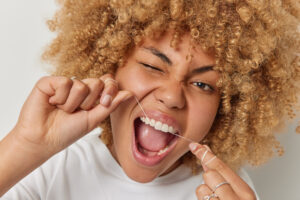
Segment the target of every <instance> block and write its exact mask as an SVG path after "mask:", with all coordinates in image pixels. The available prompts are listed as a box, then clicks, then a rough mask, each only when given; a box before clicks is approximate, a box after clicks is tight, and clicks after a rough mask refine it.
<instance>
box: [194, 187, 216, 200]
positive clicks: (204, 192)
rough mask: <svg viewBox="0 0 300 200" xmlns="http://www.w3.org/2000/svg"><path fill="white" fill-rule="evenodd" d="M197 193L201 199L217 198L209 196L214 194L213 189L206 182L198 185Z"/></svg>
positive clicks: (213, 199) (211, 199)
mask: <svg viewBox="0 0 300 200" xmlns="http://www.w3.org/2000/svg"><path fill="white" fill-rule="evenodd" d="M196 195H197V198H198V199H199V200H208V199H210V200H217V198H216V197H211V198H209V196H210V195H213V191H212V190H211V189H210V188H209V187H208V186H207V185H206V184H202V185H199V186H198V187H197V189H196Z"/></svg>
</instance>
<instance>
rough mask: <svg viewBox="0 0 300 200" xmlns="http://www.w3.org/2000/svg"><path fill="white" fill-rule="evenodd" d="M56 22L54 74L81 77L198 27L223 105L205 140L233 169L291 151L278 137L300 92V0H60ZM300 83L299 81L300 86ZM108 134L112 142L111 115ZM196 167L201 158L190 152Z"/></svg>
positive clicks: (51, 51) (196, 37) (196, 35)
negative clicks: (146, 41) (149, 42)
mask: <svg viewBox="0 0 300 200" xmlns="http://www.w3.org/2000/svg"><path fill="white" fill-rule="evenodd" d="M58 3H59V4H60V9H59V10H58V11H57V12H56V14H55V16H54V18H53V19H52V20H49V21H48V25H49V28H50V30H51V31H53V32H56V33H57V36H56V38H55V39H54V40H53V41H52V43H51V44H50V45H49V47H48V48H47V49H46V51H45V52H44V54H43V58H44V59H45V60H46V61H50V62H51V63H52V64H53V65H54V66H55V69H54V71H53V74H55V75H62V76H67V77H71V76H76V77H77V78H79V79H83V78H88V77H100V76H101V75H103V74H105V73H115V71H116V69H117V67H118V66H122V65H124V63H125V61H126V55H127V54H126V53H127V52H129V51H130V50H131V49H132V48H133V47H135V46H136V45H139V44H140V42H141V41H142V39H143V38H146V37H147V38H153V39H155V38H157V37H159V36H161V34H162V33H164V32H165V31H166V30H168V29H173V30H174V33H173V36H172V40H171V43H170V45H171V46H172V47H176V45H177V44H178V43H179V42H180V36H181V35H182V34H183V33H184V32H187V31H188V32H190V34H191V44H198V45H201V47H202V48H203V50H204V51H209V50H211V49H213V50H214V52H215V58H216V66H215V67H214V69H215V70H216V71H218V72H220V74H221V78H220V80H219V81H218V87H219V88H220V91H221V103H220V107H219V112H218V114H217V117H216V119H215V122H214V124H213V126H212V128H211V131H210V133H209V134H208V135H207V137H206V138H205V140H204V141H203V142H205V143H207V144H208V145H210V147H211V149H212V151H213V152H214V153H215V154H216V155H217V156H219V157H220V158H221V159H222V160H224V161H225V162H226V163H227V164H229V166H231V167H232V168H238V167H239V166H241V165H242V164H244V163H245V162H248V163H250V164H252V165H260V164H262V163H264V162H265V161H267V160H268V159H269V158H270V157H271V156H272V155H273V153H274V152H275V151H276V150H277V152H278V153H279V154H282V153H283V149H282V147H281V146H280V144H279V142H278V141H277V140H276V138H275V136H274V132H275V128H276V127H278V126H279V124H281V123H283V121H284V119H285V118H284V116H290V117H291V118H293V117H295V114H294V112H293V109H294V106H296V104H297V103H298V102H297V92H299V72H300V63H299V62H300V59H299V53H300V33H299V30H297V29H298V28H299V27H298V26H299V21H300V5H299V1H298V0H89V1H82V0H77V1H73V0H58ZM297 84H298V85H297ZM102 127H103V128H104V133H103V134H102V139H103V140H104V142H105V143H106V144H109V143H111V142H112V136H111V135H112V134H111V131H110V123H109V119H108V120H106V121H105V122H104V123H103V124H102ZM182 160H183V162H184V163H185V164H187V165H189V166H190V167H191V168H192V169H193V170H195V169H197V161H196V159H195V158H194V157H193V156H192V155H191V154H190V153H187V154H186V155H184V156H183V158H182Z"/></svg>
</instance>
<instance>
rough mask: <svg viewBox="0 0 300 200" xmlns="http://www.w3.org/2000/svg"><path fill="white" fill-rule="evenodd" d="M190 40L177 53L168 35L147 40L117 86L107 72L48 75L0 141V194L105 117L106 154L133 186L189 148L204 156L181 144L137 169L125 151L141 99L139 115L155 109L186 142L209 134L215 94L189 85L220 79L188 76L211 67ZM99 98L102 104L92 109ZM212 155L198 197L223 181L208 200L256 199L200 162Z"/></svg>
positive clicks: (226, 172)
mask: <svg viewBox="0 0 300 200" xmlns="http://www.w3.org/2000/svg"><path fill="white" fill-rule="evenodd" d="M188 41H189V35H188V34H186V35H184V37H183V38H182V43H181V44H180V45H179V47H178V49H173V48H170V47H169V42H170V33H167V34H166V35H164V36H163V37H162V38H161V39H160V40H156V41H153V40H145V42H144V43H143V45H142V46H139V47H136V48H135V49H134V50H133V52H132V54H131V55H130V56H129V57H128V60H127V63H126V65H125V66H123V67H121V68H119V69H118V70H117V73H116V76H115V79H116V80H117V81H118V82H119V84H116V81H115V80H114V79H113V78H114V77H113V76H112V75H109V74H106V75H104V76H102V77H100V78H99V79H95V78H89V79H84V80H81V81H80V80H76V79H75V80H71V79H69V78H66V77H53V76H52V77H51V76H50V77H43V78H41V79H40V80H39V81H38V82H37V83H36V85H35V86H34V88H33V90H32V92H31V93H30V95H29V97H28V98H27V100H26V102H25V103H24V105H23V107H22V110H21V113H20V116H19V119H18V122H17V124H16V125H15V127H14V128H13V129H12V131H11V132H10V133H9V134H7V136H6V137H5V138H4V139H3V140H2V141H0V152H1V156H0V196H2V195H3V194H5V193H6V192H7V191H8V190H9V189H10V188H11V187H12V186H13V185H15V184H16V183H17V182H18V181H20V180H21V179H22V178H23V177H25V176H26V175H28V174H29V173H30V172H31V171H33V170H34V169H36V168H37V167H39V166H40V165H41V164H43V163H44V162H45V161H46V160H48V159H49V158H50V157H51V156H53V155H54V154H56V153H58V152H60V151H61V150H63V149H64V148H66V147H67V146H69V145H71V144H72V143H74V142H75V141H76V140H78V139H80V138H81V137H82V136H84V135H85V134H87V133H88V132H89V131H91V130H93V129H94V128H96V127H97V125H98V124H100V123H101V122H102V121H103V120H104V119H105V118H107V117H108V116H109V115H111V121H112V131H113V137H114V141H113V145H112V146H111V147H110V150H111V152H112V155H113V156H114V157H115V159H116V160H117V161H118V162H119V163H120V165H121V166H122V168H123V169H124V171H125V173H126V174H127V175H128V176H129V177H130V178H132V179H134V180H137V181H139V182H149V181H151V180H153V179H154V178H155V177H157V176H159V175H162V174H166V173H168V172H170V171H171V170H173V169H175V168H176V167H177V166H178V165H179V164H180V163H178V162H177V161H178V159H179V158H180V157H181V156H182V155H184V153H186V152H187V151H188V150H191V151H192V152H193V153H194V154H195V155H196V156H197V157H198V158H202V157H203V155H204V153H205V151H206V150H207V147H204V146H202V145H199V144H197V143H193V144H190V145H188V142H185V141H182V140H179V141H178V143H177V144H176V147H175V148H174V149H173V151H172V152H171V153H170V154H169V155H167V157H165V158H164V160H162V161H161V162H160V163H158V164H157V165H155V166H152V167H145V166H143V165H141V164H139V163H137V162H136V161H135V160H134V159H133V157H132V155H131V154H130V151H128V149H131V148H130V145H131V141H130V140H129V139H128V138H130V137H131V135H130V131H128V130H129V129H132V123H128V120H130V122H133V120H134V116H135V115H136V113H137V112H140V108H139V107H138V106H137V103H136V101H135V100H134V99H133V98H132V97H133V95H135V96H136V97H137V98H138V99H140V101H141V103H142V105H143V107H144V108H145V109H155V110H159V111H160V112H163V113H165V114H168V115H169V116H172V117H174V118H176V120H177V122H178V123H179V125H180V129H181V135H184V136H185V137H188V138H190V139H192V140H194V141H201V140H202V139H203V137H204V136H205V135H206V134H207V133H208V132H209V130H210V128H211V125H212V123H213V121H214V118H215V115H216V112H217V109H218V105H219V101H220V96H219V92H218V91H217V90H216V89H215V90H212V91H210V90H208V89H209V87H206V86H205V87H202V86H204V85H202V86H201V87H200V88H199V87H198V86H197V85H195V83H199V82H203V83H207V84H209V85H211V86H212V88H216V87H215V84H216V82H217V80H218V73H217V72H215V71H212V70H209V71H205V72H202V73H196V74H194V73H191V72H192V71H193V70H194V69H196V68H199V67H200V68H203V66H207V65H213V64H214V58H213V57H212V56H210V55H206V54H204V53H203V52H202V51H201V48H199V47H196V48H195V49H192V50H191V51H190V48H189V43H188ZM143 47H156V48H157V49H159V50H160V51H162V52H163V53H164V54H165V55H166V56H167V57H168V58H169V60H170V61H171V62H172V66H169V65H168V64H166V63H165V62H163V61H162V60H161V59H160V58H157V56H155V55H153V52H152V53H151V52H149V50H146V49H145V48H143ZM189 53H191V54H192V55H194V57H193V59H192V61H191V62H187V61H186V59H185V58H186V55H188V54H189ZM141 62H146V64H148V65H153V66H156V67H159V69H160V70H161V71H159V70H157V69H153V68H149V66H147V67H145V66H144V65H142V64H141ZM162 71H163V73H162ZM99 99H100V104H98V103H97V102H98V100H99ZM191 108H192V109H191ZM199 113H202V115H199ZM121 116H122V117H121ZM124 130H125V131H124ZM127 137H128V138H127ZM213 157H214V155H213V153H212V152H208V153H207V154H206V157H205V159H204V161H203V164H202V165H203V169H204V170H205V171H204V173H203V178H204V182H205V183H204V184H203V185H200V186H199V187H198V189H197V191H196V194H197V197H198V198H199V199H203V198H204V196H206V195H210V194H212V192H213V191H214V188H215V186H216V185H218V184H219V183H221V182H224V181H227V182H228V183H229V184H226V185H223V186H222V187H220V188H218V189H217V190H216V191H215V193H216V194H217V195H218V196H219V198H211V200H216V199H221V200H228V199H245V200H250V199H251V200H252V199H255V195H254V193H253V191H252V190H251V189H250V187H249V186H248V185H247V184H246V183H245V182H244V181H243V180H242V179H241V178H240V177H239V176H238V175H237V174H235V173H234V172H233V171H232V170H231V169H230V168H229V167H228V166H226V165H225V164H224V163H223V162H222V161H221V160H220V159H218V158H215V159H214V160H212V161H211V162H209V163H208V164H205V163H206V162H208V161H210V160H211V159H212V158H213ZM126 159H128V160H127V161H128V162H127V163H126V162H125V160H126ZM134 172H135V173H136V174H140V175H138V176H136V175H135V174H134Z"/></svg>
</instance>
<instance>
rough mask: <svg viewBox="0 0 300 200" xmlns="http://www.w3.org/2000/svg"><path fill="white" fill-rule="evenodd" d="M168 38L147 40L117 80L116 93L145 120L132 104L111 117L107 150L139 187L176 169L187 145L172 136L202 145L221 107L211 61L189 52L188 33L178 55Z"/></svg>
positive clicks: (192, 50) (200, 53)
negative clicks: (128, 94) (123, 95)
mask: <svg viewBox="0 0 300 200" xmlns="http://www.w3.org/2000/svg"><path fill="white" fill-rule="evenodd" d="M171 38H172V33H171V32H167V33H166V34H164V35H163V36H162V37H161V38H160V39H158V40H150V39H145V40H144V42H143V43H142V44H141V45H140V46H138V47H136V48H135V49H134V50H133V52H132V53H131V54H130V56H129V57H128V59H127V63H126V64H125V65H124V66H123V67H119V68H118V70H117V72H116V75H115V79H116V80H117V81H118V82H119V87H120V89H121V90H128V91H132V92H133V93H134V94H135V96H136V98H137V99H138V100H139V101H140V104H141V106H142V108H143V109H144V111H145V114H146V116H147V117H146V116H145V114H144V113H143V111H142V110H141V108H140V107H139V105H138V103H137V101H136V100H135V98H132V99H130V100H128V101H126V102H123V103H122V104H121V105H120V106H119V107H118V108H117V109H116V110H115V111H114V112H113V113H112V114H111V116H110V117H111V125H112V133H113V145H112V146H111V147H109V148H110V150H111V152H112V154H113V156H114V157H115V159H116V160H117V161H118V162H119V164H120V165H121V167H122V168H123V170H124V171H125V173H126V174H127V175H128V176H129V177H130V178H131V179H133V180H135V181H138V182H150V181H152V180H153V179H155V178H156V177H158V176H160V175H162V174H164V173H166V172H168V171H170V170H171V169H174V168H176V166H178V160H179V158H180V157H182V156H183V155H184V154H185V153H187V151H188V144H189V142H187V141H185V140H183V139H181V138H179V137H176V136H174V135H172V134H171V133H177V134H179V135H182V136H184V137H187V138H189V139H191V140H193V141H198V142H200V141H201V140H202V139H203V138H204V137H205V135H206V134H208V132H209V130H210V128H211V126H212V124H213V121H214V119H215V116H216V113H217V110H218V106H219V101H220V95H219V92H218V90H217V87H216V82H217V80H218V78H219V74H218V73H217V72H216V71H213V70H212V66H213V65H214V63H215V60H214V58H213V56H212V55H208V54H205V53H204V52H203V51H202V50H201V47H200V46H196V47H194V48H191V45H190V42H189V41H190V35H189V34H188V33H187V34H185V35H184V36H183V37H182V39H181V42H180V44H179V45H178V47H177V48H176V49H175V48H172V47H170V41H171ZM189 55H192V57H191V58H192V59H187V57H188V56H189Z"/></svg>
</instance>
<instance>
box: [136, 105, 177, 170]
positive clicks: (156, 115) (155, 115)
mask: <svg viewBox="0 0 300 200" xmlns="http://www.w3.org/2000/svg"><path fill="white" fill-rule="evenodd" d="M145 113H146V115H147V116H148V117H149V118H151V119H154V120H156V121H161V122H162V123H165V124H168V125H171V126H173V127H174V128H175V130H177V131H179V132H180V128H179V125H178V123H177V122H176V120H175V119H174V118H172V117H170V116H168V115H166V114H163V113H161V112H159V111H149V110H148V111H146V110H145ZM144 116H145V115H144V113H143V112H140V113H138V115H137V117H136V118H135V119H134V120H136V119H137V118H138V117H144ZM177 141H178V137H175V138H174V139H173V140H172V141H171V143H170V146H169V147H168V149H167V150H166V151H165V152H164V153H162V154H160V155H154V156H145V155H144V154H142V153H141V152H140V151H139V150H138V142H137V141H136V136H135V127H134V121H133V131H132V154H133V157H134V158H135V160H136V161H137V162H138V163H140V164H142V165H144V166H149V167H151V166H154V165H157V164H158V163H160V162H161V161H162V160H163V159H164V158H165V157H166V156H167V155H168V154H169V153H170V152H171V151H172V150H173V149H174V148H175V146H176V144H177Z"/></svg>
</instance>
